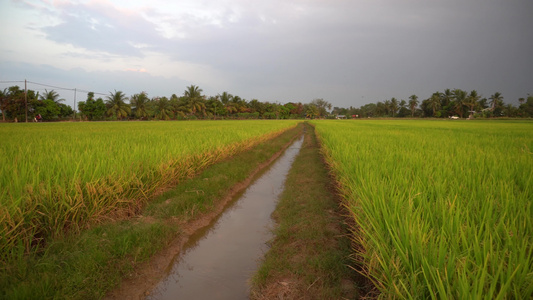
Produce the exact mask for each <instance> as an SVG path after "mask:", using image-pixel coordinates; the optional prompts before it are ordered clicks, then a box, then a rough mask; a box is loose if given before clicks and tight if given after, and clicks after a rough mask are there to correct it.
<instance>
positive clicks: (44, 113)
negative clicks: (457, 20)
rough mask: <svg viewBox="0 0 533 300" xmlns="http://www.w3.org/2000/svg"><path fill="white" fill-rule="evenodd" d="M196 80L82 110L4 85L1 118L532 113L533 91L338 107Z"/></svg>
mask: <svg viewBox="0 0 533 300" xmlns="http://www.w3.org/2000/svg"><path fill="white" fill-rule="evenodd" d="M202 92H203V90H202V89H201V88H199V87H198V86H196V85H191V86H188V87H186V89H185V91H184V92H183V94H182V95H181V96H177V95H176V94H172V96H170V98H167V97H152V98H150V97H149V96H148V94H147V93H146V92H141V93H138V94H134V95H132V96H131V97H127V96H126V95H125V94H124V93H123V92H122V91H114V92H110V93H109V95H108V96H106V97H105V98H102V97H98V98H96V97H95V93H93V92H89V93H88V94H87V99H86V100H85V101H80V102H79V103H78V110H79V111H78V112H75V111H74V110H73V109H72V107H70V106H68V105H66V104H64V103H62V102H63V101H64V99H60V96H59V94H58V93H57V92H55V91H54V90H51V91H48V90H45V93H44V94H42V95H39V93H36V92H35V91H32V90H27V92H25V90H23V89H21V88H20V87H18V86H11V87H9V88H6V89H4V90H3V91H1V90H0V110H1V111H2V120H3V121H7V120H12V121H23V120H25V119H26V113H27V114H28V119H29V120H30V121H31V120H33V118H34V116H35V115H40V116H41V117H42V119H43V120H45V121H55V120H67V119H72V118H77V119H81V120H88V121H96V120H131V119H137V120H186V119H188V120H190V119H300V118H312V119H314V118H335V117H337V116H339V115H343V116H344V117H346V118H352V117H359V118H367V117H393V118H404V117H410V118H415V117H432V118H447V117H451V116H458V117H461V118H464V117H470V118H473V117H533V96H530V95H529V94H528V96H527V99H526V98H520V99H519V102H520V106H519V107H515V106H513V105H512V104H504V102H503V96H502V95H501V93H498V92H496V93H494V94H493V95H491V96H490V97H489V98H488V99H487V98H482V97H481V96H480V95H479V94H478V92H477V91H475V90H473V91H471V92H470V93H468V92H466V91H464V90H461V89H453V90H451V89H446V90H444V92H435V93H433V94H432V95H431V97H429V98H428V99H424V100H422V101H420V100H419V98H418V96H416V95H411V96H410V97H409V100H408V101H406V100H399V101H398V100H397V99H396V98H391V99H390V100H385V101H378V102H377V103H369V104H365V105H363V106H361V107H359V108H354V107H349V108H340V107H334V108H333V110H331V106H332V105H331V104H330V103H329V102H328V101H325V100H324V99H314V100H313V101H311V102H310V103H305V104H304V103H302V102H288V103H285V104H280V103H273V102H261V101H259V100H257V99H252V100H250V101H247V100H245V99H242V98H241V97H239V96H237V95H232V94H230V93H228V92H223V93H221V94H218V95H216V96H209V97H208V96H205V95H203V94H202Z"/></svg>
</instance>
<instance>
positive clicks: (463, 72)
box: [0, 0, 533, 107]
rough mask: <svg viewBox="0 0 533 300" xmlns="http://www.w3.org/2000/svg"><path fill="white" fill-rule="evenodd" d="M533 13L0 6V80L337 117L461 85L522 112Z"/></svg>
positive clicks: (392, 4) (423, 1)
mask: <svg viewBox="0 0 533 300" xmlns="http://www.w3.org/2000/svg"><path fill="white" fill-rule="evenodd" d="M532 16H533V1H532V0H431V1H430V0H296V1H290V0H262V1H259V0H255V1H254V0H216V1H215V0H213V1H208V0H176V1H171V0H150V1H140V0H113V1H111V0H88V1H82V0H79V1H76V0H58V1H54V0H48V1H46V0H42V1H37V0H0V34H1V39H0V41H1V42H0V81H11V80H14V81H16V80H24V79H27V80H29V81H32V82H38V83H44V84H48V85H53V86H59V87H67V88H77V89H83V90H91V91H95V92H99V93H105V94H108V93H109V92H110V91H114V90H121V91H123V92H125V93H126V94H127V95H128V96H131V95H132V94H135V93H139V92H141V91H146V92H147V93H148V95H149V96H150V97H154V96H167V97H168V96H170V95H172V94H173V93H175V94H177V95H182V94H183V91H184V90H185V88H186V87H187V86H188V85H191V84H194V85H198V86H199V87H200V88H202V89H203V90H204V94H206V95H208V96H214V95H216V94H219V93H222V92H223V91H228V92H230V93H232V94H234V95H239V96H240V97H242V98H245V99H247V100H251V99H254V98H255V99H258V100H260V101H272V102H276V101H277V102H280V103H286V102H289V101H301V102H304V103H307V102H310V101H311V100H313V99H315V98H323V99H324V100H326V101H329V102H330V103H332V104H333V106H339V107H349V106H354V107H359V106H361V105H364V104H366V103H371V102H374V103H375V102H377V101H383V100H387V99H390V98H392V97H396V98H397V99H405V100H408V97H409V96H410V95H412V94H416V95H418V96H419V98H420V99H426V98H428V97H429V96H430V95H431V93H433V92H435V91H443V90H444V89H446V88H450V89H454V88H460V89H464V90H467V91H471V90H474V89H475V90H477V91H478V92H479V93H481V95H482V96H483V97H487V98H488V97H490V95H491V94H493V93H494V92H501V93H502V94H503V96H504V101H505V102H507V103H513V104H517V103H518V98H519V97H526V96H527V94H528V93H530V94H533V17H532ZM14 84H15V83H5V82H3V83H1V82H0V88H2V89H3V88H5V87H8V86H11V85H14ZM23 85H24V84H23V83H22V85H21V86H22V87H23ZM28 88H31V89H34V90H37V91H44V89H45V88H46V89H48V90H50V89H52V88H50V87H42V86H37V85H33V84H29V85H28ZM56 90H57V89H56ZM58 91H59V92H60V93H61V96H62V97H63V98H65V99H66V100H67V101H66V103H67V104H69V105H73V98H74V92H72V91H61V90H58ZM76 97H77V100H78V101H81V100H85V99H86V94H84V93H80V92H78V93H76Z"/></svg>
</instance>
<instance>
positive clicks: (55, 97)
mask: <svg viewBox="0 0 533 300" xmlns="http://www.w3.org/2000/svg"><path fill="white" fill-rule="evenodd" d="M39 100H41V101H44V100H52V101H54V102H55V103H56V104H59V102H62V101H65V99H63V98H59V94H58V93H57V92H56V91H54V90H51V91H48V90H46V89H45V90H44V94H43V95H41V96H39Z"/></svg>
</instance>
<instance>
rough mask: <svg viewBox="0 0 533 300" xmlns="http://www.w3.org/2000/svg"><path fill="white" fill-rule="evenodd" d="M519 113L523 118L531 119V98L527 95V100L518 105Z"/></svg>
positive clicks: (532, 107) (532, 100)
mask: <svg viewBox="0 0 533 300" xmlns="http://www.w3.org/2000/svg"><path fill="white" fill-rule="evenodd" d="M519 109H520V112H521V113H522V115H523V116H524V117H530V118H533V96H530V95H529V94H528V97H527V100H524V101H523V103H522V104H520V108H519Z"/></svg>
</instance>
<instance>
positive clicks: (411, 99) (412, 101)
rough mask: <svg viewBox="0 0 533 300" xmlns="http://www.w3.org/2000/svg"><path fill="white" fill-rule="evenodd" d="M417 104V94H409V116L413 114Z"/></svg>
mask: <svg viewBox="0 0 533 300" xmlns="http://www.w3.org/2000/svg"><path fill="white" fill-rule="evenodd" d="M417 106H418V96H417V95H411V96H409V108H410V109H411V118H412V117H414V116H415V111H416V107H417Z"/></svg>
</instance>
